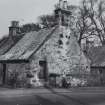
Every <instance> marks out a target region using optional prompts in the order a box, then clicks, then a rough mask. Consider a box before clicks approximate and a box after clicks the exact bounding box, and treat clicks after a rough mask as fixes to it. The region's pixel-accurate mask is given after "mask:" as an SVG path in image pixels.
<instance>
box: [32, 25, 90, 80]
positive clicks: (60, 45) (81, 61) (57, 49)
mask: <svg viewBox="0 0 105 105" xmlns="http://www.w3.org/2000/svg"><path fill="white" fill-rule="evenodd" d="M41 60H42V61H44V60H46V61H47V69H48V72H49V74H51V73H54V74H60V75H63V74H65V75H66V74H85V73H89V71H90V66H89V60H88V59H87V58H86V57H85V55H84V54H83V52H82V50H81V49H80V47H79V45H78V43H77V40H76V38H75V37H74V36H72V35H71V33H70V30H69V29H68V28H66V27H60V28H59V29H57V30H56V31H55V32H54V33H53V35H52V36H51V38H50V39H49V40H48V41H46V43H45V44H44V45H43V47H42V48H40V50H38V51H37V53H35V54H34V55H33V56H32V57H31V64H32V65H34V67H33V68H34V70H35V71H36V73H37V74H38V73H39V72H40V66H39V61H41ZM38 81H39V80H38Z"/></svg>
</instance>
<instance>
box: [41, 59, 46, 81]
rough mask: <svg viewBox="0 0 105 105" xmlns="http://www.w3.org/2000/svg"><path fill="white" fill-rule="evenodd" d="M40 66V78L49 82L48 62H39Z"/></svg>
mask: <svg viewBox="0 0 105 105" xmlns="http://www.w3.org/2000/svg"><path fill="white" fill-rule="evenodd" d="M39 65H40V72H39V78H40V79H44V80H45V81H47V80H48V70H47V62H46V61H39Z"/></svg>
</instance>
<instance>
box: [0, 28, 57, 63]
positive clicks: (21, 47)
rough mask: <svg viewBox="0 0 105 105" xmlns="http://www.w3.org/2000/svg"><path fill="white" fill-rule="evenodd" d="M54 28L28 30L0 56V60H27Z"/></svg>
mask: <svg viewBox="0 0 105 105" xmlns="http://www.w3.org/2000/svg"><path fill="white" fill-rule="evenodd" d="M55 29H56V27H54V28H50V29H41V30H40V31H38V32H36V31H33V32H29V33H27V34H25V35H24V36H23V38H21V39H20V40H19V41H18V43H16V44H15V45H14V46H13V47H12V48H11V49H10V50H9V51H8V52H6V53H5V54H3V55H2V56H0V62H2V61H8V60H9V61H13V60H27V59H28V58H29V57H30V56H31V55H32V54H33V53H34V52H35V51H37V50H38V49H39V48H40V47H41V46H42V45H43V44H44V42H45V41H46V40H47V39H48V38H49V37H50V35H52V33H53V32H54V30H55Z"/></svg>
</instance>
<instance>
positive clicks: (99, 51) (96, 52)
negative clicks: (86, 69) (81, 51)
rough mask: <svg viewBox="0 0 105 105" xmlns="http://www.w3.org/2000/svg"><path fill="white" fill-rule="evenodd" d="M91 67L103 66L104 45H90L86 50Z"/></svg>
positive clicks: (104, 58)
mask: <svg viewBox="0 0 105 105" xmlns="http://www.w3.org/2000/svg"><path fill="white" fill-rule="evenodd" d="M88 57H89V58H90V60H91V65H92V66H93V67H104V66H105V46H98V47H92V48H91V49H90V50H89V52H88Z"/></svg>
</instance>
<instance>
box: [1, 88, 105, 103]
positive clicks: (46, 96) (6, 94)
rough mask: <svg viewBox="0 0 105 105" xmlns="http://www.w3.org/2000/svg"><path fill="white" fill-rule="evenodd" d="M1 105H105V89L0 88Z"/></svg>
mask: <svg viewBox="0 0 105 105" xmlns="http://www.w3.org/2000/svg"><path fill="white" fill-rule="evenodd" d="M0 105H105V87H84V88H83V87H80V88H70V89H51V88H50V89H45V88H40V89H39V88H37V89H5V88H0Z"/></svg>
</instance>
